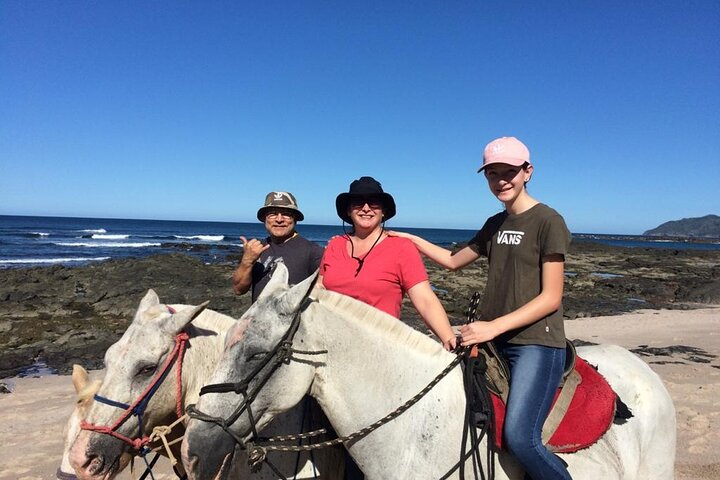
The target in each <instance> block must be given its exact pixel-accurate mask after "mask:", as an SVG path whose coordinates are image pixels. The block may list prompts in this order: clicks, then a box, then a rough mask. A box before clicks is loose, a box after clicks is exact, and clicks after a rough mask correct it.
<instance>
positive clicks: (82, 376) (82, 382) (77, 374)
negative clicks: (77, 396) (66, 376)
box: [71, 363, 89, 393]
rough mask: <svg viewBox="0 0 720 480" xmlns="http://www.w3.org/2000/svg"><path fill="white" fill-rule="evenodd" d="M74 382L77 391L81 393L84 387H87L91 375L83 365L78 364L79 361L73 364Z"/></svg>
mask: <svg viewBox="0 0 720 480" xmlns="http://www.w3.org/2000/svg"><path fill="white" fill-rule="evenodd" d="M71 378H72V383H73V386H74V387H75V393H80V392H81V391H82V390H83V388H85V387H86V386H87V384H88V381H89V377H88V372H87V370H85V369H84V368H83V367H82V366H80V365H78V364H77V363H75V364H73V371H72V376H71Z"/></svg>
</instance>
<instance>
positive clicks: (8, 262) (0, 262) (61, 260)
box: [0, 257, 110, 265]
mask: <svg viewBox="0 0 720 480" xmlns="http://www.w3.org/2000/svg"><path fill="white" fill-rule="evenodd" d="M109 259H110V257H92V258H79V257H78V258H75V257H70V258H12V259H10V260H0V265H23V264H26V263H27V264H31V263H32V264H38V263H70V262H99V261H102V260H109Z"/></svg>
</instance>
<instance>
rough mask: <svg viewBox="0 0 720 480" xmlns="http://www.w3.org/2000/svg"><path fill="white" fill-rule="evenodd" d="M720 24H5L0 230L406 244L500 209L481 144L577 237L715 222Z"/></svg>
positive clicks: (616, 5) (191, 15)
mask: <svg viewBox="0 0 720 480" xmlns="http://www.w3.org/2000/svg"><path fill="white" fill-rule="evenodd" d="M718 31H720V3H718V2H713V1H683V2H678V1H653V2H625V1H613V0H611V1H604V2H588V1H576V2H569V1H564V2H512V1H483V2H477V1H476V2H461V1H458V2H431V1H419V2H392V1H387V0H386V1H363V2H359V1H358V2H355V1H352V2H319V1H318V2H310V1H308V2H306V1H282V2H276V1H263V2H253V3H250V2H237V1H235V2H215V1H203V2H187V1H177V2H175V1H174V2H169V1H167V2H166V1H153V2H134V1H127V2H107V1H103V2H85V1H83V2H77V1H63V2H57V1H47V2H45V1H9V0H3V1H2V2H0V171H1V172H2V173H0V214H19V215H58V216H91V217H117V218H154V219H174V220H213V221H255V212H256V211H257V208H258V207H259V206H260V204H261V203H262V200H263V198H264V195H265V193H267V192H268V191H269V190H275V189H278V190H289V191H292V192H293V193H295V194H296V196H297V197H298V200H299V202H300V207H301V209H302V210H303V211H304V213H305V217H306V223H319V224H336V223H340V220H339V219H338V218H337V216H336V215H335V211H334V199H335V196H336V195H337V194H338V193H340V192H342V191H346V190H347V188H348V185H349V183H350V182H351V181H352V180H353V179H355V178H358V177H360V176H362V175H371V176H374V177H376V178H377V179H378V180H380V181H381V182H382V184H383V186H384V188H385V190H386V191H388V192H390V193H391V194H393V196H394V197H395V200H396V202H397V204H398V215H397V217H396V219H394V220H393V221H391V222H390V223H391V224H392V225H391V226H410V227H448V228H468V229H475V228H478V227H480V226H481V225H482V223H483V222H484V220H485V218H486V217H488V216H489V215H491V214H493V213H495V212H497V211H499V210H500V204H499V203H498V202H497V200H496V199H494V197H492V196H491V194H490V193H489V191H488V189H487V186H486V183H485V181H484V178H483V177H482V176H480V175H477V174H476V173H475V171H476V170H477V168H478V166H479V164H480V162H481V160H482V158H481V157H482V150H483V147H484V146H485V144H486V143H487V142H488V141H490V140H492V139H493V138H495V137H498V136H503V135H514V136H517V137H518V138H520V139H521V140H523V141H524V142H525V143H526V144H527V145H528V146H529V148H530V151H531V158H532V161H533V163H534V165H535V174H534V177H533V179H532V181H531V182H530V184H529V187H530V191H531V194H532V195H534V196H535V197H536V198H538V199H539V200H541V201H543V202H544V203H547V204H549V205H551V206H552V207H554V208H555V209H557V210H558V211H559V212H560V213H562V214H563V215H564V217H565V219H566V221H567V223H568V225H569V226H570V229H571V230H572V231H574V232H596V233H631V234H632V233H642V232H643V231H644V230H647V229H650V228H653V227H655V226H657V225H659V224H660V223H663V222H665V221H668V220H675V219H680V218H685V217H697V216H702V215H706V214H709V213H714V214H720V195H718V191H719V189H718V186H717V185H718V182H717V180H716V179H715V175H716V173H717V170H718V167H720V155H719V152H720V42H719V41H718V37H717V35H718V34H717V32H718Z"/></svg>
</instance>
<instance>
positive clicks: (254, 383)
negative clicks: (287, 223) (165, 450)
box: [182, 264, 315, 478]
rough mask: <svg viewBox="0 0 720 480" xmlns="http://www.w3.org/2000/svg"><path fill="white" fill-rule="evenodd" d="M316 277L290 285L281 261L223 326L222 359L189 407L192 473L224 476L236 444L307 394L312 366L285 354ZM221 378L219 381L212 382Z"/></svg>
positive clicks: (186, 443) (186, 453)
mask: <svg viewBox="0 0 720 480" xmlns="http://www.w3.org/2000/svg"><path fill="white" fill-rule="evenodd" d="M314 280H315V276H314V275H313V276H311V277H309V278H308V279H306V280H304V281H303V282H301V283H299V284H298V285H296V286H294V287H292V288H290V287H289V286H288V272H287V269H286V267H285V266H284V265H283V264H278V265H277V267H276V268H275V272H274V273H273V276H272V278H271V280H270V281H269V282H268V284H267V286H266V287H265V289H264V290H263V292H262V295H261V296H260V297H259V298H258V300H257V302H255V304H254V305H253V306H252V307H251V308H250V309H248V310H247V312H245V314H244V315H243V317H241V319H240V321H239V322H238V323H237V324H236V326H235V327H234V328H233V330H231V331H230V332H228V335H227V338H226V347H225V353H224V354H223V357H222V359H221V360H220V362H219V363H218V365H217V367H216V369H215V372H214V373H213V375H212V376H211V378H210V380H209V381H208V384H207V385H206V386H205V387H203V389H202V390H201V392H200V395H201V396H200V399H199V400H198V403H197V405H195V406H194V407H193V408H188V412H189V413H190V417H191V419H190V421H189V423H188V426H187V429H186V432H185V437H184V439H183V446H182V456H183V463H184V464H185V470H186V472H188V474H189V475H190V478H217V477H216V476H219V477H222V476H223V475H225V474H226V472H227V471H228V470H229V469H231V468H232V465H233V457H234V456H235V455H234V454H235V451H236V448H238V447H239V448H244V447H245V446H246V443H247V442H248V441H250V440H252V438H253V437H254V433H256V432H257V431H259V430H261V429H262V428H263V427H264V426H265V425H267V424H268V423H269V422H270V421H271V420H272V418H273V417H274V416H275V415H277V414H278V413H281V412H284V411H287V410H289V409H290V408H292V407H293V406H294V405H295V404H297V403H298V402H299V401H300V400H301V399H302V397H303V396H304V395H305V394H306V393H307V392H308V390H309V388H310V385H311V383H312V378H313V370H314V367H313V366H312V365H311V364H310V363H300V362H295V361H292V362H290V361H288V360H289V357H283V354H284V353H286V354H289V353H290V351H289V347H290V344H291V343H292V340H293V339H292V338H291V337H290V336H289V335H288V332H289V329H291V328H298V326H297V325H293V320H294V319H295V318H296V315H297V314H298V313H299V312H300V311H301V310H302V304H303V301H304V300H305V298H306V297H307V295H308V293H309V291H310V290H311V289H312V286H313V285H314ZM297 320H298V321H299V317H298V318H297ZM299 330H302V325H299ZM299 336H301V333H298V337H299ZM241 340H242V341H241ZM296 341H297V337H296ZM281 343H284V344H285V346H284V347H282V345H281ZM280 347H282V348H280ZM308 347H309V348H313V346H312V345H308V344H303V348H304V349H305V348H308ZM220 384H222V385H224V387H223V388H215V387H218V386H219V385H220ZM229 385H231V386H229ZM281 393H282V394H281ZM207 420H210V421H207Z"/></svg>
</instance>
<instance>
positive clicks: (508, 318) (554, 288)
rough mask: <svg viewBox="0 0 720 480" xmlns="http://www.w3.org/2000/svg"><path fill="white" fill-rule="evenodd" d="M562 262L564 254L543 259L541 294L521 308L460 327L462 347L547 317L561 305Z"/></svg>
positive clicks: (563, 265)
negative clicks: (488, 319)
mask: <svg viewBox="0 0 720 480" xmlns="http://www.w3.org/2000/svg"><path fill="white" fill-rule="evenodd" d="M564 270H565V260H564V257H563V255H559V254H557V255H548V256H546V257H543V259H542V291H541V292H540V294H539V295H538V296H537V297H535V298H533V299H532V300H530V301H529V302H528V303H526V304H525V305H523V306H522V307H520V308H518V309H517V310H514V311H512V312H510V313H508V314H506V315H503V316H502V317H498V318H495V319H493V320H490V321H478V322H472V323H470V324H468V325H463V326H462V327H460V333H461V334H462V344H463V345H472V344H475V343H482V342H487V341H490V340H492V339H493V338H495V337H497V336H498V335H500V334H502V333H505V332H507V331H509V330H514V329H516V328H520V327H524V326H525V325H530V324H531V323H535V322H537V321H538V320H540V319H541V318H544V317H547V316H548V315H550V314H551V313H552V312H554V311H555V310H557V309H558V308H560V305H561V304H562V295H563V284H564V281H565V276H564V273H565V272H564Z"/></svg>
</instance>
